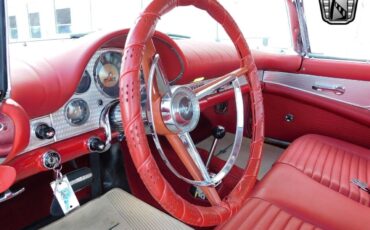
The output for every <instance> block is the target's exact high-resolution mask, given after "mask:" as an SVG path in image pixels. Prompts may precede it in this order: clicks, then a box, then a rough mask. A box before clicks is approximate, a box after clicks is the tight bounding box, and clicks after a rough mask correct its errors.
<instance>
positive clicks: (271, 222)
mask: <svg viewBox="0 0 370 230" xmlns="http://www.w3.org/2000/svg"><path fill="white" fill-rule="evenodd" d="M270 204H271V205H272V203H270ZM276 208H278V209H279V210H278V211H277V212H276V214H275V215H274V218H272V219H271V220H270V222H269V223H268V225H267V226H270V227H271V225H272V224H273V223H274V222H275V219H276V217H277V216H278V215H279V214H280V212H281V211H282V209H281V208H280V207H277V206H276Z"/></svg>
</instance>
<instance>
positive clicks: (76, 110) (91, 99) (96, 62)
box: [21, 48, 122, 154]
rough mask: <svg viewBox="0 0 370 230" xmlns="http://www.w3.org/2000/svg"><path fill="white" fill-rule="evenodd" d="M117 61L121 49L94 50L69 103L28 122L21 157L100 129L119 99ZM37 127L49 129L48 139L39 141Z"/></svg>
mask: <svg viewBox="0 0 370 230" xmlns="http://www.w3.org/2000/svg"><path fill="white" fill-rule="evenodd" d="M121 59H122V49H117V48H106V49H100V50H98V51H97V52H96V53H95V54H94V55H93V56H92V58H91V59H90V61H89V63H88V65H87V66H86V69H85V71H84V73H83V75H82V76H81V80H80V83H79V85H78V87H77V89H76V92H75V94H74V95H73V96H72V97H71V98H70V100H69V101H68V102H67V103H66V104H65V105H64V106H63V107H62V108H60V109H59V110H57V111H56V112H54V113H52V114H49V115H47V116H43V117H39V118H35V119H33V120H31V122H30V123H31V135H30V142H29V144H28V147H27V148H26V149H25V150H24V151H23V152H22V153H25V152H28V151H31V150H34V149H36V148H39V147H42V146H46V145H49V144H52V143H54V142H57V141H61V140H65V139H68V138H71V137H74V136H77V135H80V134H83V133H86V132H89V131H92V130H95V129H98V128H101V127H102V124H101V123H102V122H101V119H102V113H103V111H104V110H105V109H106V107H107V106H110V105H111V104H112V103H113V102H114V101H117V98H118V95H119V84H118V83H119V74H120V67H121ZM40 126H43V127H48V128H49V129H52V130H53V133H52V135H49V136H48V137H47V138H40V135H39V134H38V133H37V130H40V128H39V127H40ZM22 153H21V154H22Z"/></svg>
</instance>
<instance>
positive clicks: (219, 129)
mask: <svg viewBox="0 0 370 230" xmlns="http://www.w3.org/2000/svg"><path fill="white" fill-rule="evenodd" d="M225 134H226V131H225V128H224V127H223V126H220V125H218V126H216V127H215V128H213V129H212V136H213V137H214V139H213V143H212V146H211V150H209V155H208V159H207V163H206V168H208V165H209V163H210V162H211V159H212V156H213V154H214V153H215V150H216V146H217V143H218V140H220V139H222V138H223V137H224V136H225Z"/></svg>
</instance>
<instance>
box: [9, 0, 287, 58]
mask: <svg viewBox="0 0 370 230" xmlns="http://www.w3.org/2000/svg"><path fill="white" fill-rule="evenodd" d="M219 1H220V3H221V4H222V5H224V6H225V8H226V9H227V10H228V11H229V12H230V13H231V15H232V16H233V17H234V18H235V20H236V22H237V24H238V25H239V26H240V28H241V30H242V32H243V34H244V35H245V37H246V38H247V40H248V43H249V45H250V46H251V47H252V48H254V49H264V50H272V51H277V52H285V51H286V50H291V48H292V41H291V33H290V26H289V20H288V13H287V7H286V0H258V1H256V0H219ZM150 2H151V0H74V1H73V0H42V1H41V0H17V1H15V0H14V1H13V0H8V1H7V4H8V13H9V15H12V16H13V15H14V16H16V17H17V26H18V41H28V40H32V39H30V36H29V33H27V32H24V31H25V30H28V26H27V27H24V25H25V23H28V20H27V18H26V19H25V17H27V15H28V13H33V12H38V13H39V18H38V20H39V26H38V27H36V28H35V30H36V29H38V32H39V33H37V34H38V35H40V36H41V35H42V39H39V40H48V39H53V40H55V39H56V38H60V39H64V38H69V37H70V36H69V34H70V33H72V34H84V33H91V32H94V31H99V30H110V29H120V28H130V27H131V26H133V25H134V23H135V21H136V18H137V17H138V16H139V15H140V12H141V11H142V10H143V9H144V8H145V7H146V6H147V5H148V4H149V3H150ZM266 6H268V7H266ZM24 15H26V16H24ZM270 18H274V20H270ZM26 25H27V24H26ZM157 30H159V31H161V32H164V33H167V34H175V35H180V37H190V38H192V39H196V40H206V41H218V42H229V38H228V36H227V35H226V33H225V31H224V30H223V29H222V26H220V25H219V24H217V23H216V22H215V21H214V20H213V19H211V18H210V16H208V15H207V13H205V12H204V11H201V10H199V9H195V8H194V7H190V6H189V7H180V8H176V9H175V10H173V11H172V12H170V13H169V14H166V15H165V16H163V17H162V18H161V20H160V21H159V23H158V26H157ZM36 32H37V31H35V33H36ZM35 35H36V34H35ZM35 35H33V36H35Z"/></svg>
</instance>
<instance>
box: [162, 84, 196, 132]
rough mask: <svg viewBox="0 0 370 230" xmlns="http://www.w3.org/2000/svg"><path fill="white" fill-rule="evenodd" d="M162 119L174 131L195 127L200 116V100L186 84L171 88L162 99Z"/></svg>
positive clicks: (190, 129) (188, 130)
mask: <svg viewBox="0 0 370 230" xmlns="http://www.w3.org/2000/svg"><path fill="white" fill-rule="evenodd" d="M161 113H162V119H163V121H164V123H165V124H166V126H167V128H168V129H169V130H170V131H171V132H174V133H185V132H190V131H192V130H194V129H195V127H196V126H197V125H198V122H199V117H200V107H199V101H198V99H197V98H196V95H195V94H194V92H193V91H192V90H191V89H190V88H188V87H186V86H176V87H172V88H171V93H168V94H166V95H165V96H164V97H163V98H162V101H161Z"/></svg>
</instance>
